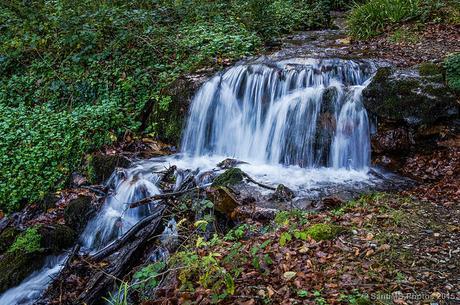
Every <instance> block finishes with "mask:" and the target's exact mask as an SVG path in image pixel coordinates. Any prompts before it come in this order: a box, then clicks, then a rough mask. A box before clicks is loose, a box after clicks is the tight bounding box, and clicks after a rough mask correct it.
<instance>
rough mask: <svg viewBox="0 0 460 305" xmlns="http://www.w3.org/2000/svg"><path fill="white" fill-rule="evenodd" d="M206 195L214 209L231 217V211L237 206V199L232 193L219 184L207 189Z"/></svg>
mask: <svg viewBox="0 0 460 305" xmlns="http://www.w3.org/2000/svg"><path fill="white" fill-rule="evenodd" d="M207 195H208V197H209V199H210V200H211V201H212V203H213V205H214V208H215V209H216V211H218V212H220V213H222V214H224V215H227V216H228V217H229V218H232V217H233V211H234V210H235V209H236V208H237V207H238V205H239V204H238V200H237V199H236V198H235V196H234V195H233V193H232V192H231V191H230V190H229V189H228V188H226V187H223V186H219V187H216V188H214V189H211V190H210V191H208V194H207Z"/></svg>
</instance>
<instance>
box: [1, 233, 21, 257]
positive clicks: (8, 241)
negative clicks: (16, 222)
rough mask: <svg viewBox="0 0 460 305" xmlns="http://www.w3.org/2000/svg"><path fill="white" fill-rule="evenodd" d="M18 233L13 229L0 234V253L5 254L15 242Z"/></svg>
mask: <svg viewBox="0 0 460 305" xmlns="http://www.w3.org/2000/svg"><path fill="white" fill-rule="evenodd" d="M19 233H20V232H19V231H18V230H16V229H15V228H6V229H5V230H3V232H2V234H0V253H3V252H5V251H6V250H8V248H9V247H10V246H11V245H12V244H13V242H14V241H15V240H16V237H17V236H18V235H19Z"/></svg>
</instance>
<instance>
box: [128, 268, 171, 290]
mask: <svg viewBox="0 0 460 305" xmlns="http://www.w3.org/2000/svg"><path fill="white" fill-rule="evenodd" d="M165 266H166V264H165V263H164V262H156V263H154V264H150V265H148V266H146V267H144V268H142V269H141V270H139V271H137V272H136V273H134V275H133V278H134V280H135V284H134V285H133V288H134V289H140V290H145V289H150V288H155V287H157V286H158V284H159V283H160V282H159V278H158V277H159V274H160V272H161V271H162V270H163V269H164V268H165Z"/></svg>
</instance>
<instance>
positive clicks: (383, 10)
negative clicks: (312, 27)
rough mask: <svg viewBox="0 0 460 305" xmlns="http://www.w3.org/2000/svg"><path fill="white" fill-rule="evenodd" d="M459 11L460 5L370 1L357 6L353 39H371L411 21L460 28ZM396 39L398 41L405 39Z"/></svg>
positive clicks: (351, 21)
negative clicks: (453, 25)
mask: <svg viewBox="0 0 460 305" xmlns="http://www.w3.org/2000/svg"><path fill="white" fill-rule="evenodd" d="M458 9H459V4H458V2H456V1H449V0H369V1H366V2H365V3H363V4H359V3H356V4H355V5H354V6H353V8H352V9H351V11H350V14H349V16H348V27H349V32H350V34H351V35H352V36H353V37H355V38H358V39H367V38H370V37H373V36H376V35H379V34H381V33H382V32H383V31H384V30H386V29H388V28H391V27H392V26H396V25H398V24H402V23H404V22H408V21H416V22H421V23H427V22H436V23H453V24H458V22H459V18H458ZM395 35H396V36H394V37H393V39H395V40H399V39H403V38H405V37H404V36H405V34H404V33H399V34H395ZM408 38H409V39H411V40H412V39H415V37H408Z"/></svg>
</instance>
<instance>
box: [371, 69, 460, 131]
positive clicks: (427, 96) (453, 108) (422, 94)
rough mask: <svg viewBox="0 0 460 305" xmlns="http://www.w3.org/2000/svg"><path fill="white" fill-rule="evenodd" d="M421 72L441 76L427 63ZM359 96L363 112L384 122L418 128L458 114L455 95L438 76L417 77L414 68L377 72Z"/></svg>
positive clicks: (418, 75)
mask: <svg viewBox="0 0 460 305" xmlns="http://www.w3.org/2000/svg"><path fill="white" fill-rule="evenodd" d="M422 71H423V73H425V74H428V73H437V74H434V75H438V76H442V75H440V74H439V73H438V72H436V71H437V70H435V68H434V67H433V66H432V65H431V64H430V65H427V66H426V67H425V68H422ZM363 97H364V99H363V102H364V105H365V106H366V109H367V110H368V111H369V112H371V113H373V114H374V115H376V116H377V117H379V118H382V119H385V120H391V121H405V122H406V123H409V124H412V125H422V124H430V123H433V122H436V121H438V120H439V119H444V118H450V117H453V116H457V115H458V104H457V103H456V98H455V95H454V94H453V93H452V92H451V91H450V90H449V89H448V88H447V86H446V85H445V83H444V81H443V80H442V77H440V78H439V77H433V74H430V75H421V74H420V73H419V71H418V69H416V68H411V69H406V70H397V69H391V68H388V67H386V68H381V69H379V70H378V71H377V73H376V75H375V77H374V78H373V80H372V82H371V84H369V86H368V87H367V88H365V89H364V91H363Z"/></svg>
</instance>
